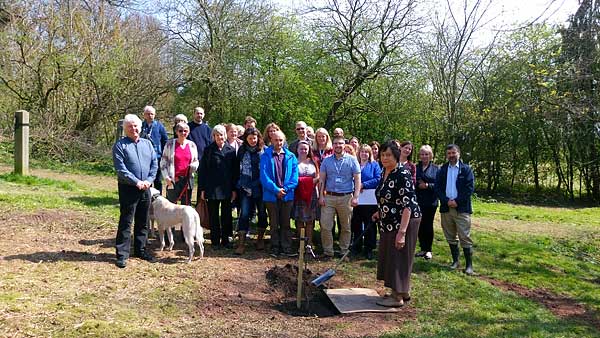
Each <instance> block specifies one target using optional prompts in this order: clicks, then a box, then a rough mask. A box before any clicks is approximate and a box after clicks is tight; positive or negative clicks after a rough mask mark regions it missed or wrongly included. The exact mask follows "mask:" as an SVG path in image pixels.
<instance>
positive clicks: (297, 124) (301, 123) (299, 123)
mask: <svg viewBox="0 0 600 338" xmlns="http://www.w3.org/2000/svg"><path fill="white" fill-rule="evenodd" d="M297 126H303V127H304V128H306V127H308V125H307V124H306V122H304V121H298V122H296V127H297Z"/></svg>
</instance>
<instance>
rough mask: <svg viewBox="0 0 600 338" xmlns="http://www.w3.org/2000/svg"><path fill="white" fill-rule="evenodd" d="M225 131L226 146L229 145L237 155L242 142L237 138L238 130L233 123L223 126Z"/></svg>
mask: <svg viewBox="0 0 600 338" xmlns="http://www.w3.org/2000/svg"><path fill="white" fill-rule="evenodd" d="M225 131H226V132H227V144H229V145H230V146H231V147H232V148H233V149H234V150H235V153H236V154H237V152H238V150H239V149H240V146H241V145H242V140H240V139H239V138H238V128H237V126H236V125H235V124H233V123H227V124H226V125H225Z"/></svg>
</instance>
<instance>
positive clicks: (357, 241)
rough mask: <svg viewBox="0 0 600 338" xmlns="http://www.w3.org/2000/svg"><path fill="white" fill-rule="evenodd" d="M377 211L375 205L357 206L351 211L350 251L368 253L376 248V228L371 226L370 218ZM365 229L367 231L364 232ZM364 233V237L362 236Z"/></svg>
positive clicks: (373, 225)
mask: <svg viewBox="0 0 600 338" xmlns="http://www.w3.org/2000/svg"><path fill="white" fill-rule="evenodd" d="M376 211H377V206H376V205H359V206H356V207H354V209H353V210H352V220H351V221H350V226H351V229H352V243H353V246H352V248H351V249H352V251H353V252H356V253H358V252H360V251H362V250H363V247H364V250H365V251H369V250H373V249H375V247H376V246H377V226H376V225H375V224H373V221H372V220H371V217H372V216H373V214H374V213H375V212H376ZM365 229H367V230H366V231H365ZM363 231H365V235H364V236H363V237H360V235H362V233H363Z"/></svg>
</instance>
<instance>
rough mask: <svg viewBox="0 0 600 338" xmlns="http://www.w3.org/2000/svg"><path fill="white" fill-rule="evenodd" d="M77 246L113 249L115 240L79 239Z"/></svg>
mask: <svg viewBox="0 0 600 338" xmlns="http://www.w3.org/2000/svg"><path fill="white" fill-rule="evenodd" d="M78 243H79V244H81V245H85V246H93V245H100V248H104V249H106V248H114V247H115V238H114V237H112V238H103V239H80V240H79V242H78Z"/></svg>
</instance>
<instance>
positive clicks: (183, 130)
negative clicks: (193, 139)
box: [177, 129, 190, 133]
mask: <svg viewBox="0 0 600 338" xmlns="http://www.w3.org/2000/svg"><path fill="white" fill-rule="evenodd" d="M177 132H179V133H189V132H190V131H189V130H185V129H179V130H178V131H177Z"/></svg>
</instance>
